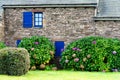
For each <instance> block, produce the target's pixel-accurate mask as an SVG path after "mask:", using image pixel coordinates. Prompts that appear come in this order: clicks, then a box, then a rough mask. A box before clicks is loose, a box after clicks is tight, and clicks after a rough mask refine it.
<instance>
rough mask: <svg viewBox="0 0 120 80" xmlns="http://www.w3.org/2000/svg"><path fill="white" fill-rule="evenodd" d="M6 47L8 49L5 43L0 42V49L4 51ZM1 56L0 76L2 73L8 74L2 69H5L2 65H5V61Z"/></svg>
mask: <svg viewBox="0 0 120 80" xmlns="http://www.w3.org/2000/svg"><path fill="white" fill-rule="evenodd" d="M4 47H6V45H5V44H4V43H3V42H0V49H2V48H4ZM0 55H1V56H2V54H0ZM1 56H0V74H1V73H6V72H5V71H4V70H3V69H2V67H4V66H3V65H2V63H3V61H2V59H4V58H3V57H1Z"/></svg>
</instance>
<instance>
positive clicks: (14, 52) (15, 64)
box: [0, 47, 30, 76]
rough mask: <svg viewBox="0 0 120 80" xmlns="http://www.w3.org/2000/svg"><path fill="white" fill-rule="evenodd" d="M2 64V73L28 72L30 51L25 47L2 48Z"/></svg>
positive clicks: (0, 71) (0, 61)
mask: <svg viewBox="0 0 120 80" xmlns="http://www.w3.org/2000/svg"><path fill="white" fill-rule="evenodd" d="M0 64H1V65H0V67H1V68H0V74H8V75H17V76H20V75H23V74H26V73H27V72H28V71H29V68H30V57H29V53H28V51H27V50H26V49H24V48H10V47H9V48H3V49H1V50H0Z"/></svg>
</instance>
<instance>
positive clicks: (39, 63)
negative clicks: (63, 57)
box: [18, 36, 54, 70]
mask: <svg viewBox="0 0 120 80" xmlns="http://www.w3.org/2000/svg"><path fill="white" fill-rule="evenodd" d="M18 47H23V48H25V49H27V50H28V52H29V53H30V61H31V69H33V70H34V69H44V68H45V65H46V64H48V63H49V61H50V60H51V58H53V56H54V46H53V43H52V42H51V41H50V40H49V39H48V38H46V37H44V36H32V37H30V38H23V39H22V40H21V42H20V44H19V45H18Z"/></svg>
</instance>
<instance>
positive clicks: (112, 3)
mask: <svg viewBox="0 0 120 80" xmlns="http://www.w3.org/2000/svg"><path fill="white" fill-rule="evenodd" d="M95 19H96V20H97V19H98V20H120V0H99V3H98V8H97V15H96V17H95Z"/></svg>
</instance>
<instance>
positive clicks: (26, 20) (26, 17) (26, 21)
mask: <svg viewBox="0 0 120 80" xmlns="http://www.w3.org/2000/svg"><path fill="white" fill-rule="evenodd" d="M32 25H33V24H32V12H23V27H24V28H32Z"/></svg>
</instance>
